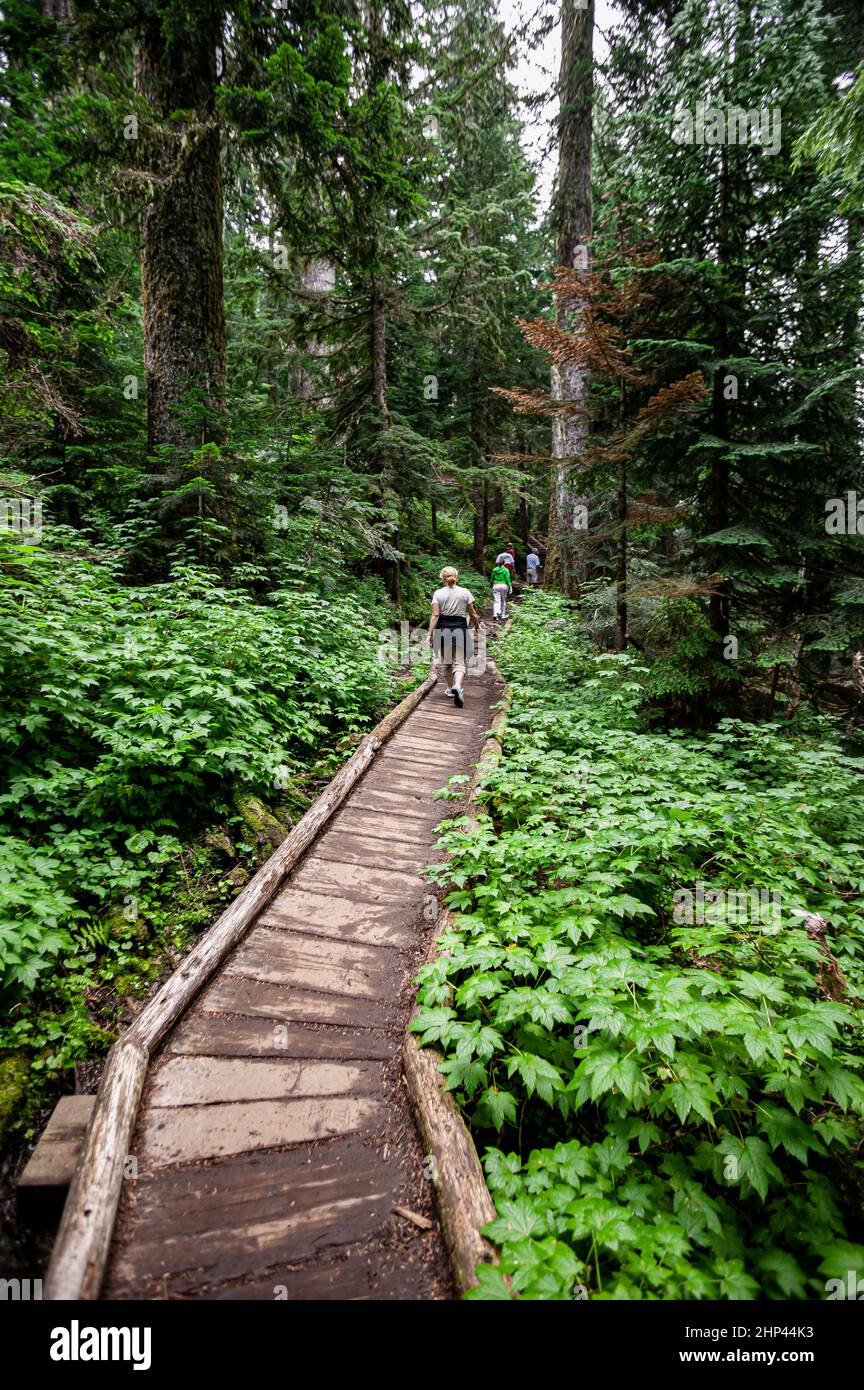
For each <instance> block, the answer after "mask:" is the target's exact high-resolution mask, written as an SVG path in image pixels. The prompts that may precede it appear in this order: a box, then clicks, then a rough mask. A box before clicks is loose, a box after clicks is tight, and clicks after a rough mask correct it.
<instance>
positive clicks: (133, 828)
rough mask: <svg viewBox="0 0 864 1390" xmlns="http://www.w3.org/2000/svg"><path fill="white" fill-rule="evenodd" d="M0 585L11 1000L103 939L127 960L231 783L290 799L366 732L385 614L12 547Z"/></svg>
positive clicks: (377, 693)
mask: <svg viewBox="0 0 864 1390" xmlns="http://www.w3.org/2000/svg"><path fill="white" fill-rule="evenodd" d="M52 539H53V540H54V542H55V543H56V542H58V541H59V539H60V538H59V536H58V534H57V533H55V532H52ZM0 576H2V581H3V587H2V589H0V632H2V644H0V651H2V655H0V688H2V691H3V712H2V718H0V738H2V742H3V745H4V747H5V749H6V757H5V760H4V765H3V776H2V782H0V867H2V873H0V885H2V886H0V988H2V990H3V992H4V997H5V998H6V1000H7V1001H10V1002H12V1001H15V1000H19V1001H20V1000H22V999H24V998H26V997H27V996H28V995H29V994H31V993H32V992H33V990H34V989H36V988H38V990H39V991H41V992H42V993H43V994H47V995H48V996H50V995H51V993H52V990H54V991H56V989H57V988H58V987H59V988H60V990H61V993H62V980H63V978H64V977H66V976H68V974H69V972H70V971H74V970H76V969H79V968H80V967H81V964H82V962H84V963H85V964H86V963H88V962H89V961H92V960H93V958H94V956H93V953H94V952H99V951H100V950H104V949H105V948H107V947H109V946H111V948H112V949H114V950H115V951H116V952H117V953H118V958H117V962H116V963H117V965H118V968H119V967H120V966H122V967H123V968H124V969H126V968H128V967H129V966H130V965H131V963H132V961H133V958H134V946H133V944H132V943H133V942H134V939H135V936H136V932H137V933H138V934H139V936H140V932H141V930H142V923H141V921H139V920H138V919H139V914H140V913H141V911H143V910H145V909H146V908H147V906H148V904H149V905H150V906H153V907H154V908H155V907H156V906H157V905H158V903H159V900H160V896H161V893H162V890H163V889H164V890H166V892H167V890H168V889H169V888H170V884H171V883H173V882H174V881H175V880H176V878H177V877H178V875H179V874H180V872H181V864H180V857H181V850H182V848H183V845H184V842H185V841H186V840H188V839H189V838H190V837H191V836H192V835H194V834H195V833H197V832H198V831H199V830H200V829H201V828H202V827H203V826H206V825H207V823H208V821H211V822H212V820H213V819H215V818H217V817H218V816H219V815H221V814H231V813H232V811H233V798H234V796H235V794H236V791H237V789H243V788H246V789H248V790H249V791H251V792H254V793H258V794H260V795H263V796H265V797H269V798H270V799H271V800H273V799H274V798H276V799H277V800H278V799H280V798H284V799H286V800H288V801H289V802H290V801H291V799H292V796H293V794H294V790H295V789H296V788H297V787H298V785H299V786H300V787H301V788H302V787H303V784H304V781H305V777H306V772H307V769H308V767H309V765H310V764H311V763H312V762H313V761H314V760H315V759H316V758H317V757H318V756H319V755H320V754H322V753H324V752H325V751H326V750H327V749H328V747H330V746H332V745H333V743H334V742H335V741H336V740H337V739H340V738H343V737H344V736H345V735H348V734H351V733H352V732H354V731H359V730H361V729H363V728H365V727H368V725H369V723H370V722H371V721H372V719H373V717H374V715H375V713H376V712H377V711H378V710H379V709H381V708H382V707H383V706H384V705H385V703H386V701H387V697H388V682H387V675H386V671H385V668H384V667H383V666H382V664H381V662H380V661H379V660H378V656H377V647H378V631H379V628H380V627H381V626H382V625H383V624H384V623H385V622H386V621H387V617H388V610H387V608H386V606H385V605H384V604H383V602H382V601H381V599H380V597H379V596H378V595H377V594H376V592H375V590H374V589H373V590H372V591H371V592H370V593H369V594H367V595H364V596H363V602H362V604H361V606H360V608H359V609H357V610H355V608H354V607H353V606H351V605H348V604H346V603H345V602H344V600H342V599H339V600H337V601H336V602H333V601H332V600H330V599H328V598H326V597H323V596H322V595H321V594H319V593H317V592H315V591H314V590H312V589H305V590H303V589H298V588H293V589H287V588H285V589H282V590H276V591H274V592H272V593H271V594H270V595H269V597H268V600H267V602H266V603H256V602H255V601H254V599H253V598H252V597H251V596H250V595H249V594H248V593H245V592H244V591H242V590H236V589H235V590H231V589H225V588H222V587H220V586H219V585H218V583H217V582H216V580H215V579H214V577H213V576H212V575H211V574H209V573H208V572H207V571H205V570H202V569H197V568H195V567H193V566H181V567H179V568H178V569H177V571H176V572H175V574H174V576H173V577H172V579H171V580H170V581H169V582H167V583H165V584H160V585H151V586H149V587H146V588H142V587H138V588H136V587H129V586H123V585H120V584H118V583H117V581H116V579H115V578H114V577H113V574H112V570H111V563H110V559H108V558H98V559H94V558H92V557H91V558H84V557H83V556H82V555H81V554H80V553H75V552H74V551H72V552H68V551H54V550H47V549H45V550H39V549H37V548H35V547H31V546H22V545H18V544H15V543H13V542H11V541H10V540H9V539H8V538H7V539H6V540H5V542H4V549H3V552H2V567H0ZM300 799H301V801H303V800H304V799H305V791H303V792H301V796H300ZM169 896H170V894H169ZM124 904H125V905H126V906H127V907H129V908H131V910H130V911H129V912H128V913H127V916H126V917H124V915H123V913H122V912H121V913H120V914H119V916H117V914H116V909H117V908H118V906H119V907H121V908H122V907H123V905H124ZM112 910H114V917H113V919H112V930H111V931H110V932H109V931H108V930H107V929H106V914H110V913H111V912H112ZM127 918H128V920H127ZM145 935H146V929H145ZM130 951H131V952H132V955H131V956H130V954H129V953H130ZM58 980H59V981H60V982H61V984H60V985H59V986H58ZM22 1017H23V1015H20V1014H16V1013H15V1011H13V1019H14V1023H13V1027H12V1035H13V1040H16V1041H20V1040H21V1038H22V1036H23V1034H22V1030H21V1029H20V1028H19V1027H18V1023H19V1020H20V1018H22ZM24 1032H26V1029H25V1030H24Z"/></svg>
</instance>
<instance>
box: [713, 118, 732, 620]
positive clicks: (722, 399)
mask: <svg viewBox="0 0 864 1390" xmlns="http://www.w3.org/2000/svg"><path fill="white" fill-rule="evenodd" d="M729 203H730V176H729V156H728V153H727V150H726V146H725V145H723V146H721V150H720V213H719V217H718V221H717V263H718V265H719V266H720V269H721V274H726V273H728V268H729V261H730V241H729V216H730V207H729ZM716 344H717V356H718V359H719V360H718V361H717V363H716V366H715V369H714V381H713V384H712V394H711V430H712V433H713V434H714V436H715V438H717V439H723V440H728V438H729V402H728V401H727V399H726V391H725V376H726V361H725V359H726V357H727V356H728V354H729V329H728V320H727V315H726V312H725V306H724V305H721V306H720V314H719V316H718V320H717V326H716ZM708 525H709V527H710V529H711V531H722V530H724V529H725V528H726V527H727V526H728V525H729V456H728V454H727V453H725V452H724V451H723V450H722V449H715V450H714V451H713V452H712V456H711V468H710V473H709V477H708ZM713 554H714V560H715V564H716V563H719V562H720V561H721V560H722V550H721V551H720V554H719V555H718V553H717V551H716V550H715V551H714V552H713ZM715 588H716V592H715V593H713V594H712V595H711V597H710V598H709V600H708V616H709V619H710V622H711V627H712V629H713V631H714V632H715V633H716V635H717V636H718V637H721V638H722V637H726V636H727V634H728V631H729V591H728V585H727V584H726V582H725V581H724V582H723V583H722V584H716V585H715Z"/></svg>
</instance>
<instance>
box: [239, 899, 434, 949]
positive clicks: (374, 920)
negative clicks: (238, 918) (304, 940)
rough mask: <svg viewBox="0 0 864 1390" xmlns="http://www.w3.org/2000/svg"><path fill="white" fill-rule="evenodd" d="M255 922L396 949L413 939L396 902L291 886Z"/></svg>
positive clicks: (413, 932) (413, 933)
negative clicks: (370, 900) (338, 894)
mask: <svg viewBox="0 0 864 1390" xmlns="http://www.w3.org/2000/svg"><path fill="white" fill-rule="evenodd" d="M258 925H259V926H262V927H272V928H273V929H274V930H286V929H287V930H298V929H299V930H300V931H304V932H308V933H310V934H317V935H319V936H334V937H338V938H340V939H341V940H344V941H361V942H363V943H365V944H367V945H370V946H393V947H396V948H397V949H404V948H405V947H406V946H412V945H413V944H414V942H415V941H416V939H417V934H416V931H415V930H414V928H413V927H411V926H409V925H407V924H406V921H405V913H404V911H403V910H402V908H401V907H400V906H399V905H398V904H396V903H391V902H384V903H382V902H368V901H358V900H357V899H356V898H354V897H349V896H348V895H347V894H346V895H345V896H344V897H341V896H335V895H334V893H323V892H322V893H312V892H308V891H306V890H305V889H300V888H296V887H293V886H292V887H291V888H289V889H286V891H285V892H284V893H282V894H280V896H279V897H278V898H277V899H276V900H275V901H274V903H273V904H272V906H271V907H270V908H268V910H267V911H266V912H265V913H262V915H261V916H260V917H259V919H258Z"/></svg>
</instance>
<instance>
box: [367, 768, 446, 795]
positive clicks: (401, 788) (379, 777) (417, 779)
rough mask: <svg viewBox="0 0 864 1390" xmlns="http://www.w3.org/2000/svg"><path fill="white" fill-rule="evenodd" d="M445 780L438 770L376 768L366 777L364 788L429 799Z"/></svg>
mask: <svg viewBox="0 0 864 1390" xmlns="http://www.w3.org/2000/svg"><path fill="white" fill-rule="evenodd" d="M446 781H447V777H446V775H445V776H443V777H442V775H441V773H440V772H438V771H429V772H427V771H423V772H417V773H414V772H411V771H410V770H408V769H406V768H405V767H393V766H391V767H380V768H376V769H375V771H374V773H371V774H370V775H369V777H368V778H367V779H366V782H365V787H366V790H367V791H368V790H371V789H376V790H381V791H389V792H408V793H410V795H411V796H420V797H422V798H423V800H427V799H431V798H432V796H433V795H434V793H435V792H436V791H438V789H439V787H443V786H444V784H445V783H446Z"/></svg>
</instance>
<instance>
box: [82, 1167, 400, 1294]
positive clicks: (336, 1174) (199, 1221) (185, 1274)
mask: <svg viewBox="0 0 864 1390" xmlns="http://www.w3.org/2000/svg"><path fill="white" fill-rule="evenodd" d="M401 1181H402V1175H401V1171H400V1169H399V1166H398V1163H397V1162H396V1160H395V1159H394V1157H393V1156H390V1157H389V1158H384V1157H383V1155H382V1153H381V1152H380V1151H379V1150H378V1149H376V1148H374V1147H372V1148H366V1147H364V1146H363V1145H362V1144H360V1143H358V1142H357V1141H356V1140H351V1139H331V1140H329V1141H327V1142H326V1143H325V1144H322V1145H320V1146H318V1147H316V1148H315V1149H314V1151H313V1152H312V1153H311V1154H310V1153H309V1152H308V1151H306V1150H303V1149H296V1150H290V1151H288V1152H284V1153H278V1154H272V1153H260V1154H250V1155H244V1156H241V1157H233V1156H232V1157H226V1158H224V1159H222V1160H221V1161H220V1163H219V1165H218V1166H217V1167H212V1168H206V1167H205V1168H202V1167H198V1166H196V1167H191V1168H184V1169H178V1170H175V1171H171V1170H165V1169H160V1170H158V1171H157V1172H156V1173H154V1174H142V1176H141V1178H140V1179H139V1181H138V1183H137V1185H136V1194H135V1212H136V1216H137V1217H139V1219H140V1231H141V1233H140V1234H139V1236H138V1238H137V1239H136V1240H135V1241H134V1242H132V1243H131V1244H129V1245H124V1246H121V1247H120V1248H119V1249H118V1251H117V1255H116V1257H115V1261H114V1270H113V1277H112V1282H111V1286H110V1289H109V1293H110V1294H111V1295H112V1296H115V1297H117V1296H120V1297H123V1296H126V1297H128V1296H130V1295H133V1296H137V1297H140V1296H141V1293H142V1286H143V1292H144V1293H145V1294H146V1293H148V1292H149V1293H150V1296H151V1297H152V1296H153V1292H154V1290H153V1288H152V1287H150V1288H148V1285H152V1284H153V1283H154V1282H155V1281H158V1282H159V1283H160V1284H163V1281H165V1282H168V1281H170V1289H171V1292H172V1293H187V1294H188V1293H193V1292H196V1291H198V1290H201V1289H206V1288H207V1287H208V1286H217V1287H218V1286H219V1285H220V1284H221V1283H222V1281H224V1280H227V1279H237V1278H242V1277H244V1276H246V1277H248V1276H250V1275H251V1276H253V1277H255V1276H258V1277H259V1278H261V1276H263V1274H264V1272H265V1271H268V1270H271V1269H272V1267H274V1266H278V1265H279V1264H296V1263H298V1262H299V1261H301V1260H314V1259H315V1258H316V1257H317V1256H320V1255H322V1254H326V1252H328V1251H330V1252H332V1251H335V1250H339V1249H341V1248H344V1247H345V1246H350V1245H352V1244H353V1243H354V1242H359V1241H363V1240H366V1239H368V1238H369V1237H370V1236H371V1235H373V1233H374V1232H375V1231H376V1230H378V1229H380V1228H381V1226H382V1225H385V1224H389V1209H390V1205H391V1204H392V1201H393V1193H394V1192H395V1191H397V1190H398V1187H399V1184H400V1182H401ZM298 1273H299V1271H298ZM268 1278H269V1276H268ZM280 1282H284V1279H282V1278H280V1277H278V1276H276V1275H275V1274H274V1276H273V1279H272V1284H271V1288H272V1287H273V1286H275V1285H276V1284H278V1283H280ZM163 1288H164V1284H163ZM163 1296H164V1293H163ZM217 1296H218V1297H221V1296H222V1294H221V1292H220V1293H218V1294H217ZM270 1296H271V1297H272V1296H273V1295H272V1294H271V1295H270ZM298 1296H302V1295H298Z"/></svg>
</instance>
